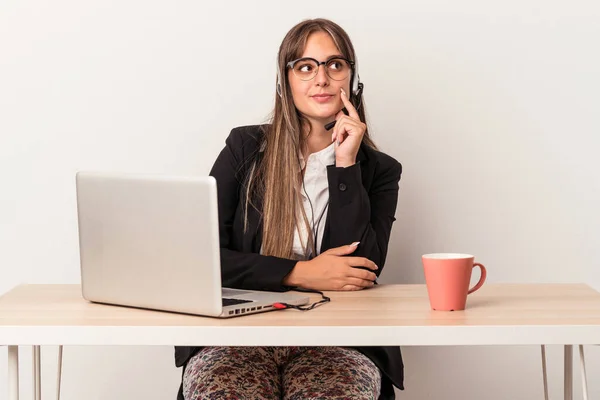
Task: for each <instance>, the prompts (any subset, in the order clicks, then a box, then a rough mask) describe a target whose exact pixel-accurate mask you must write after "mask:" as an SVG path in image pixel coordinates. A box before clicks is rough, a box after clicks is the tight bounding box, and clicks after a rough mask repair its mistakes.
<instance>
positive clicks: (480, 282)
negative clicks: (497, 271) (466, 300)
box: [467, 263, 487, 294]
mask: <svg viewBox="0 0 600 400" xmlns="http://www.w3.org/2000/svg"><path fill="white" fill-rule="evenodd" d="M475 267H479V268H481V276H480V277H479V282H477V284H476V285H475V286H473V287H472V288H471V289H469V292H468V293H467V294H471V293H473V292H474V291H476V290H478V289H479V288H480V287H481V286H483V283H484V282H485V277H486V276H487V271H486V270H485V267H484V266H483V264H479V263H474V264H473V268H475Z"/></svg>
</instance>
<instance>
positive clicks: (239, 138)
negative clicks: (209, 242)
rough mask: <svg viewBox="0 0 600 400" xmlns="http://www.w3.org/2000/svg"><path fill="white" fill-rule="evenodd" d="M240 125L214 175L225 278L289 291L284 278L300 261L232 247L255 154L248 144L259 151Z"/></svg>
mask: <svg viewBox="0 0 600 400" xmlns="http://www.w3.org/2000/svg"><path fill="white" fill-rule="evenodd" d="M247 130H248V128H247V127H246V128H245V127H240V128H235V129H233V130H232V131H231V133H230V135H229V137H228V138H227V139H226V141H225V148H224V149H223V150H222V151H221V153H220V154H219V156H218V157H217V160H216V161H215V163H214V165H213V167H212V169H211V171H210V175H211V176H213V177H214V178H215V179H216V181H217V193H218V204H219V206H218V208H219V239H220V245H221V249H220V250H221V280H222V284H223V286H225V287H232V288H241V289H253V290H268V291H285V290H288V289H289V288H288V287H285V286H283V285H282V283H281V282H282V281H283V278H284V277H285V276H286V275H287V274H289V273H290V271H291V270H292V269H293V268H294V266H295V265H296V263H297V261H295V260H289V259H285V258H279V257H272V256H263V255H260V254H257V253H245V252H241V251H238V250H235V249H233V248H232V237H233V235H234V234H238V235H240V236H241V235H242V234H241V233H238V232H233V226H234V219H235V216H236V212H237V211H238V210H237V208H238V206H239V205H240V189H241V187H242V182H243V181H244V179H245V177H244V176H242V175H243V173H244V172H243V171H246V170H247V165H245V163H248V162H250V161H249V160H251V159H252V157H253V156H254V154H250V155H247V154H246V151H248V150H247V149H245V147H248V148H252V147H254V148H255V149H254V151H257V150H256V146H250V145H248V144H249V143H251V142H249V141H252V143H253V144H256V139H255V138H253V137H252V135H250V134H249V133H248V132H247Z"/></svg>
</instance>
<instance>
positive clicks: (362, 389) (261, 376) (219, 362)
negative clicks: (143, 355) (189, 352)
mask: <svg viewBox="0 0 600 400" xmlns="http://www.w3.org/2000/svg"><path fill="white" fill-rule="evenodd" d="M380 386H381V372H380V371H379V369H378V368H377V367H376V366H375V364H373V362H372V361H371V360H370V359H369V358H367V357H366V356H364V355H363V354H361V353H359V352H358V351H356V350H354V349H348V348H343V347H205V348H203V349H202V350H201V351H200V352H199V353H198V354H196V355H195V356H194V357H192V358H191V359H190V361H189V363H188V365H187V367H186V369H185V372H184V376H183V394H184V398H185V399H186V400H206V399H211V400H212V399H218V400H266V399H268V400H276V399H277V400H278V399H284V400H307V399H327V400H330V399H336V400H342V399H348V400H363V399H364V400H366V399H369V400H375V399H377V398H378V397H379V390H380Z"/></svg>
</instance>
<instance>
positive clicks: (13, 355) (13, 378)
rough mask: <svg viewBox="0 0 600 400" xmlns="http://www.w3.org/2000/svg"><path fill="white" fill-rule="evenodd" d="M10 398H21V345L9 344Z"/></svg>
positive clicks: (14, 399) (17, 399) (13, 399)
mask: <svg viewBox="0 0 600 400" xmlns="http://www.w3.org/2000/svg"><path fill="white" fill-rule="evenodd" d="M8 400H19V346H8Z"/></svg>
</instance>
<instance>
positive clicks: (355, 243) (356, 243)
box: [350, 242, 360, 246]
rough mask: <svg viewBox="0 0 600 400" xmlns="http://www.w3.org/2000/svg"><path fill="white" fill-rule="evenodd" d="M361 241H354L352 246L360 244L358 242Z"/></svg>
mask: <svg viewBox="0 0 600 400" xmlns="http://www.w3.org/2000/svg"><path fill="white" fill-rule="evenodd" d="M359 243H360V242H354V243H352V244H351V245H350V246H358V244H359Z"/></svg>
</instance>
